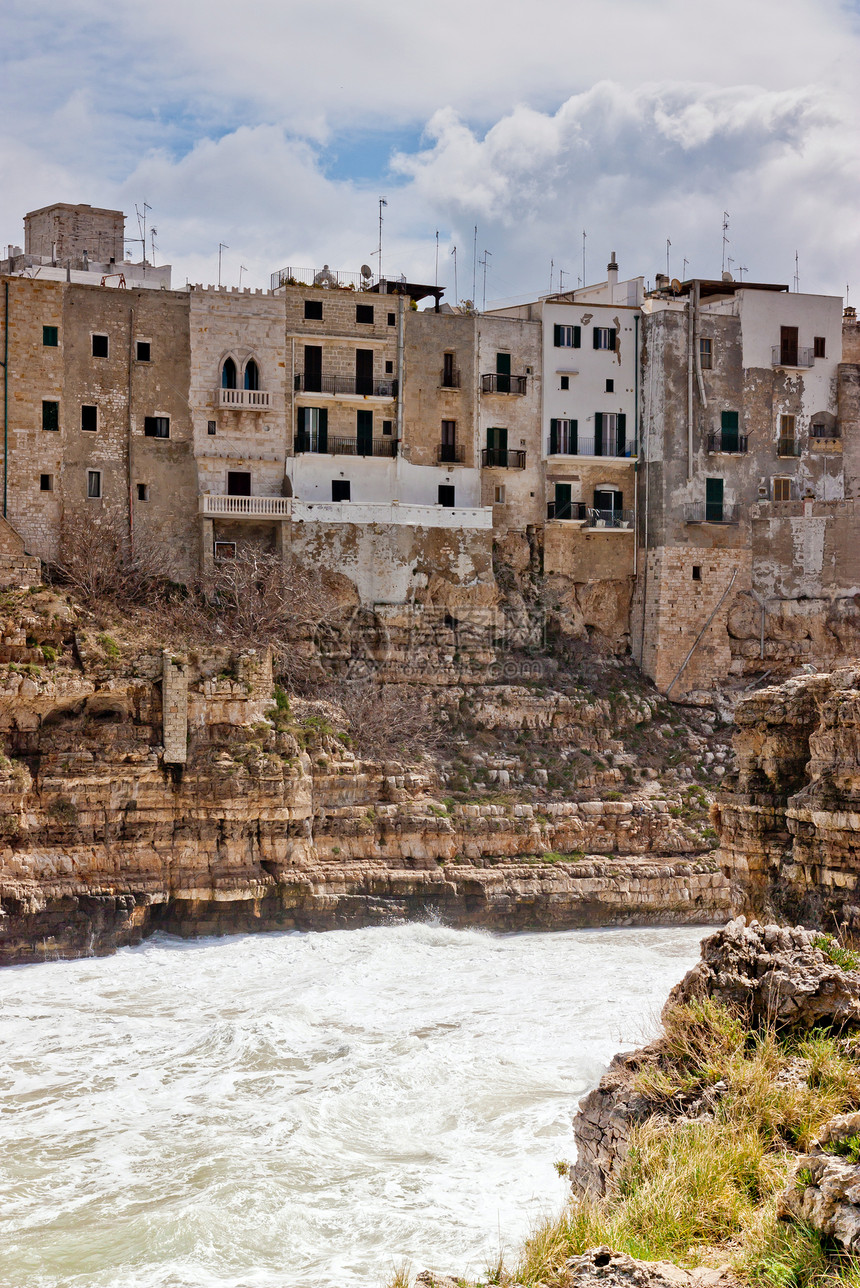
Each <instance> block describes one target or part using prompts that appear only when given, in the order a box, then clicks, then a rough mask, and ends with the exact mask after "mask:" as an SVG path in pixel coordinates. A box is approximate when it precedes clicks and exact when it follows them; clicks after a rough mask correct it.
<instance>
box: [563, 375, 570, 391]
mask: <svg viewBox="0 0 860 1288" xmlns="http://www.w3.org/2000/svg"><path fill="white" fill-rule="evenodd" d="M561 387H562V389H569V388H570V376H562V378H561Z"/></svg>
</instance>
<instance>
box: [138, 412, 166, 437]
mask: <svg viewBox="0 0 860 1288" xmlns="http://www.w3.org/2000/svg"><path fill="white" fill-rule="evenodd" d="M143 432H144V434H145V436H146V437H147V438H169V437H170V417H169V416H145V417H144V420H143Z"/></svg>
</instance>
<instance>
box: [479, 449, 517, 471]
mask: <svg viewBox="0 0 860 1288" xmlns="http://www.w3.org/2000/svg"><path fill="white" fill-rule="evenodd" d="M481 464H482V465H483V466H484V467H485V468H487V469H496V470H524V469H525V468H526V454H525V452H514V451H511V449H510V448H508V447H485V448H484V450H483V451H482V452H481Z"/></svg>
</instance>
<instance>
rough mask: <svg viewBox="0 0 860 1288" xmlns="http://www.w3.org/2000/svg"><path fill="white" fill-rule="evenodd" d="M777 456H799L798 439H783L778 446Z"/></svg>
mask: <svg viewBox="0 0 860 1288" xmlns="http://www.w3.org/2000/svg"><path fill="white" fill-rule="evenodd" d="M776 454H777V456H799V455H800V443H799V442H798V441H797V439H796V438H781V439H780V440H779V441H778V443H777V445H776Z"/></svg>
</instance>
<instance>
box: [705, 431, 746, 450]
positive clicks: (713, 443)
mask: <svg viewBox="0 0 860 1288" xmlns="http://www.w3.org/2000/svg"><path fill="white" fill-rule="evenodd" d="M708 451H709V452H712V453H713V452H722V453H723V454H724V455H729V456H742V455H743V454H744V453H745V452H746V451H747V436H746V434H725V433H721V432H720V431H719V430H717V431H716V433H713V434H708Z"/></svg>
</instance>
